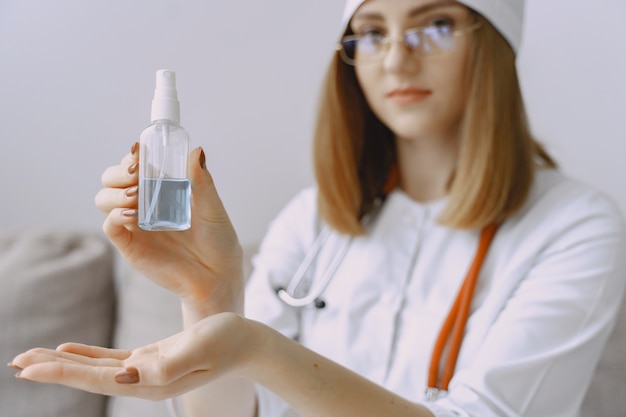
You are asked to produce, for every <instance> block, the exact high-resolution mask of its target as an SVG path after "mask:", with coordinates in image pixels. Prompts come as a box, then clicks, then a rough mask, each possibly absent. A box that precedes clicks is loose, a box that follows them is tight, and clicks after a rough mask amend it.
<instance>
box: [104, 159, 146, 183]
mask: <svg viewBox="0 0 626 417" xmlns="http://www.w3.org/2000/svg"><path fill="white" fill-rule="evenodd" d="M138 172H139V162H138V161H134V160H133V157H132V156H130V154H129V155H127V157H125V158H124V160H123V161H122V163H121V164H120V165H114V166H111V167H108V168H107V169H105V170H104V172H103V173H102V177H101V181H102V185H103V186H104V187H105V188H128V187H132V186H133V185H137V182H138Z"/></svg>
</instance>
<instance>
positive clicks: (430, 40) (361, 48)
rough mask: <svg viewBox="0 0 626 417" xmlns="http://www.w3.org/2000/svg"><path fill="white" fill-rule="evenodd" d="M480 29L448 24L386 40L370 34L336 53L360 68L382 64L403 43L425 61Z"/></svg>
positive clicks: (341, 45)
mask: <svg viewBox="0 0 626 417" xmlns="http://www.w3.org/2000/svg"><path fill="white" fill-rule="evenodd" d="M479 27H480V22H477V23H474V24H472V25H471V26H468V27H466V28H460V29H453V28H452V26H451V25H449V24H433V25H430V26H426V27H422V28H415V29H410V30H407V31H406V32H404V36H403V38H402V39H392V38H391V37H389V36H383V35H382V34H381V33H380V32H378V31H369V32H367V33H364V34H362V35H349V36H344V37H343V39H342V40H341V43H339V44H337V47H336V48H337V50H338V51H339V54H340V55H341V58H342V59H343V61H344V62H345V63H346V64H348V65H360V64H366V63H372V62H377V61H381V60H383V59H384V57H385V53H386V52H387V49H389V46H390V45H391V44H392V43H393V42H401V43H402V44H404V46H405V47H406V49H407V50H408V51H409V52H410V54H411V55H412V56H417V57H424V56H433V55H439V54H442V53H444V52H446V51H449V50H451V49H452V48H453V47H454V45H455V43H456V38H457V37H459V36H462V35H464V34H466V33H469V32H472V31H474V30H476V29H478V28H479Z"/></svg>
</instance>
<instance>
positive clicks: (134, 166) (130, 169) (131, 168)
mask: <svg viewBox="0 0 626 417" xmlns="http://www.w3.org/2000/svg"><path fill="white" fill-rule="evenodd" d="M138 165H139V164H137V162H135V163H134V164H131V165H130V166H129V167H128V173H129V174H130V175H133V174H134V173H135V172H136V171H137V166H138Z"/></svg>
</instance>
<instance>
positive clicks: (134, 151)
mask: <svg viewBox="0 0 626 417" xmlns="http://www.w3.org/2000/svg"><path fill="white" fill-rule="evenodd" d="M138 150H139V142H135V143H133V146H131V148H130V153H131V155H133V156H135V155H136V154H137V151H138Z"/></svg>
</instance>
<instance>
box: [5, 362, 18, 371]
mask: <svg viewBox="0 0 626 417" xmlns="http://www.w3.org/2000/svg"><path fill="white" fill-rule="evenodd" d="M7 366H8V367H9V368H13V369H17V370H18V371H21V370H22V368H20V367H19V366H17V365H14V364H13V362H9V363H7Z"/></svg>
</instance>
